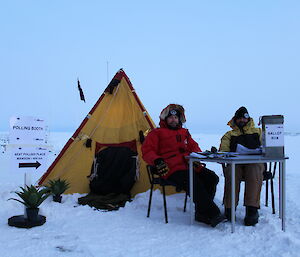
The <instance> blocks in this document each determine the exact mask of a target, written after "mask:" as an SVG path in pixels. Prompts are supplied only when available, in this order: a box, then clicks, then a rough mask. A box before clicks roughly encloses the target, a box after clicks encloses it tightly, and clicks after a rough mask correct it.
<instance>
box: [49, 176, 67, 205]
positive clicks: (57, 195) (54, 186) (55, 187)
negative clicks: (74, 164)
mask: <svg viewBox="0 0 300 257" xmlns="http://www.w3.org/2000/svg"><path fill="white" fill-rule="evenodd" d="M69 187H70V184H69V183H68V182H67V181H66V180H64V179H60V178H58V179H54V180H49V182H48V185H47V186H46V188H47V189H48V190H49V192H50V194H52V195H53V200H54V201H55V202H61V194H63V193H64V192H65V191H66V190H67V189H68V188H69Z"/></svg>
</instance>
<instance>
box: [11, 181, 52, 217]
mask: <svg viewBox="0 0 300 257" xmlns="http://www.w3.org/2000/svg"><path fill="white" fill-rule="evenodd" d="M20 188H21V191H20V192H15V193H16V194H17V195H18V196H19V197H20V198H21V199H22V200H19V199H16V198H10V199H8V200H15V201H18V202H20V203H22V204H24V205H25V207H26V214H27V220H29V221H37V220H38V212H39V208H38V207H39V206H40V204H41V203H42V202H44V201H45V200H46V199H47V197H48V196H49V193H48V190H47V189H46V188H42V189H37V188H36V187H35V186H33V185H31V186H26V187H25V188H24V187H20Z"/></svg>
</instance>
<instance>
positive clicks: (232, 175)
mask: <svg viewBox="0 0 300 257" xmlns="http://www.w3.org/2000/svg"><path fill="white" fill-rule="evenodd" d="M234 227H235V163H232V164H231V233H234Z"/></svg>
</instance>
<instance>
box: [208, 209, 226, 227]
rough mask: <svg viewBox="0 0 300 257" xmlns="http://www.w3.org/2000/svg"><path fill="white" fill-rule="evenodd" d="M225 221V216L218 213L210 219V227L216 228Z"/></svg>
mask: <svg viewBox="0 0 300 257" xmlns="http://www.w3.org/2000/svg"><path fill="white" fill-rule="evenodd" d="M225 219H226V218H225V216H224V215H223V214H221V213H220V214H218V215H216V216H214V217H212V218H211V219H210V225H211V226H212V227H213V228H214V227H215V226H217V225H218V224H219V223H221V222H222V221H224V220H225Z"/></svg>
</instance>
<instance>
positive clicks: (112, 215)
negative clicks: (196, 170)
mask: <svg viewBox="0 0 300 257" xmlns="http://www.w3.org/2000/svg"><path fill="white" fill-rule="evenodd" d="M2 135H3V133H2ZM70 135H71V133H51V134H50V138H49V142H50V144H51V145H52V146H53V147H52V152H51V156H50V158H49V163H51V161H52V160H53V159H54V158H55V154H57V153H58V152H59V150H60V149H61V148H62V147H63V145H64V144H65V142H66V141H67V139H68V138H69V137H70ZM193 137H194V138H195V139H196V141H197V142H198V143H199V145H200V147H201V148H202V150H206V149H210V147H211V146H212V145H214V146H218V145H219V139H220V135H210V134H194V135H193ZM299 145H300V136H299V135H298V134H294V135H291V134H289V135H286V136H285V152H286V155H287V156H288V157H289V158H290V159H289V160H288V161H287V169H286V170H287V175H286V178H287V181H286V186H287V221H286V232H282V231H281V223H280V219H279V218H278V199H277V198H276V214H275V215H273V214H272V210H271V207H265V206H264V192H265V186H263V191H262V194H261V202H262V204H261V209H260V221H259V223H258V224H257V225H256V226H255V227H245V226H243V217H244V207H243V206H242V202H241V203H240V204H239V206H238V209H237V223H236V232H235V233H234V234H232V233H231V226H230V223H222V224H220V225H218V226H217V227H216V228H214V229H213V228H211V227H209V226H207V225H204V224H200V223H197V224H194V225H193V226H191V225H190V223H189V220H190V219H189V208H188V210H187V212H186V213H184V212H183V211H182V208H183V198H184V195H183V194H177V195H172V196H168V199H167V203H168V213H169V223H168V224H165V223H164V216H163V208H162V196H161V194H160V192H159V191H155V193H154V197H153V206H152V210H151V217H150V218H146V212H147V203H148V197H149V191H148V192H145V193H142V194H139V195H137V196H136V197H135V199H134V200H133V201H132V202H130V203H128V204H126V206H125V208H121V209H120V210H119V211H116V212H100V211H94V210H93V209H91V208H89V207H86V206H78V204H77V199H78V197H80V196H81V195H79V194H74V195H65V196H64V198H63V203H62V204H58V203H54V202H52V200H51V199H50V198H48V199H47V200H46V201H45V202H44V203H43V204H42V205H41V213H42V214H43V215H45V216H46V217H47V222H46V223H45V224H44V225H43V226H41V227H35V228H32V229H18V228H14V227H9V226H8V225H7V219H8V218H9V217H11V216H14V215H19V214H22V213H23V207H22V206H21V205H20V204H19V203H18V202H15V201H7V199H8V198H10V197H14V193H13V192H14V191H15V190H17V189H18V187H19V186H22V185H23V174H17V173H15V172H11V171H10V165H9V163H10V155H9V151H1V152H0V181H1V183H0V205H1V208H0V253H1V257H19V256H26V257H36V256H43V257H48V256H49V257H50V256H51V257H52V256H72V257H73V256H74V257H76V256H78V257H79V256H84V257H88V256H105V257H111V256H113V257H135V256H138V257H152V256H155V257H158V256H160V257H191V256H193V257H196V256H197V257H198V256H205V257H209V256H220V257H221V256H222V257H226V256H228V257H241V256H247V257H251V256H253V257H254V256H255V257H260V256H266V257H277V256H278V257H279V256H280V257H281V256H284V257H298V256H300V201H299V200H298V197H299V196H300V176H299V167H298V166H299V164H298V160H299V154H298V148H299ZM1 150H2V149H1ZM208 166H209V168H211V169H213V170H215V172H216V173H217V174H218V175H219V177H220V183H219V185H218V190H217V194H216V203H217V204H218V205H219V206H220V207H221V208H222V209H223V206H222V195H223V185H224V178H223V175H222V172H221V168H220V167H219V166H218V165H212V164H208ZM40 175H41V174H34V175H33V178H32V180H33V181H36V179H37V178H38V177H40ZM275 190H276V196H278V176H277V177H276V178H275ZM241 192H243V188H242V190H241ZM241 199H242V195H241Z"/></svg>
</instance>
